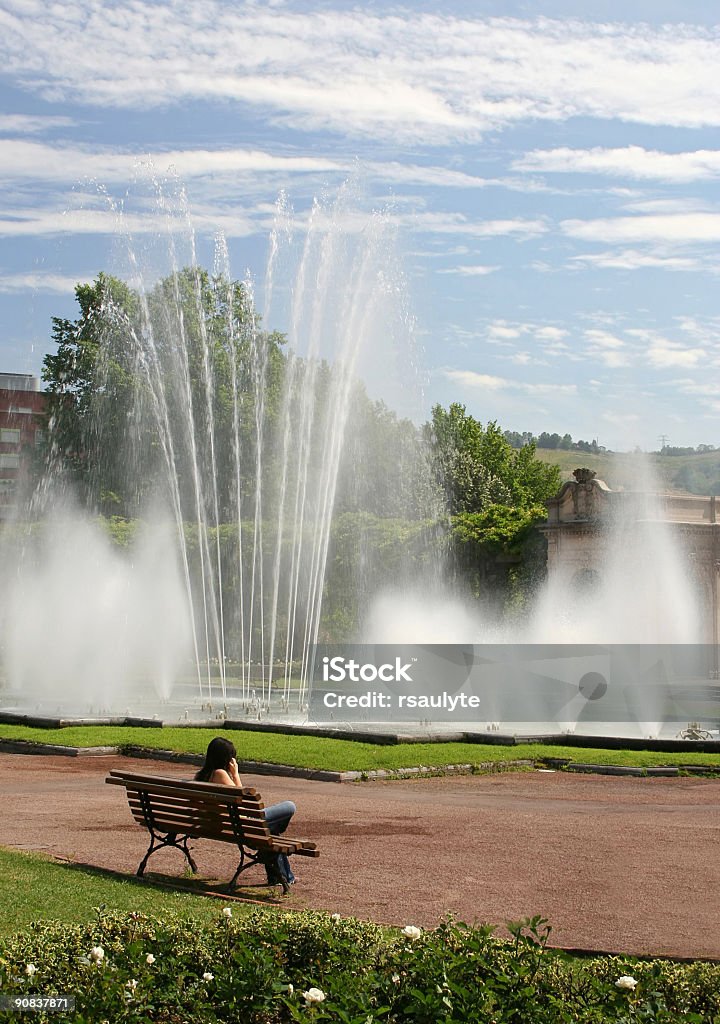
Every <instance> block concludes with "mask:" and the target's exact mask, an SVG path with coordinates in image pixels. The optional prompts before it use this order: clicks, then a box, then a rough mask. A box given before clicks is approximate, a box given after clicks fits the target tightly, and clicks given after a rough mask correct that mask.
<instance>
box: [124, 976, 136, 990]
mask: <svg viewBox="0 0 720 1024" xmlns="http://www.w3.org/2000/svg"><path fill="white" fill-rule="evenodd" d="M137 987H138V983H137V981H135V979H134V978H131V979H130V981H126V982H125V988H129V989H130V991H131V992H134V991H135V989H136V988H137Z"/></svg>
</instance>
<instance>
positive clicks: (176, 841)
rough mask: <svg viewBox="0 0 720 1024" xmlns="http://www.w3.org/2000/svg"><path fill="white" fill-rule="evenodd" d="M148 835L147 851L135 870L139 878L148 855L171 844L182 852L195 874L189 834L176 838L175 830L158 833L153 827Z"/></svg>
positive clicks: (143, 870)
mask: <svg viewBox="0 0 720 1024" xmlns="http://www.w3.org/2000/svg"><path fill="white" fill-rule="evenodd" d="M150 836H151V839H150V845H149V846H148V849H147V853H146V854H145V856H144V857H143V859H142V860H141V861H140V866H139V867H138V869H137V871H136V872H135V874H136V875H137V876H138V877H139V878H142V876H143V875H144V874H145V868H146V867H147V862H148V861H149V860H150V857H151V856H152V855H153V853H155V852H156V851H157V850H161V849H163V847H166V846H173V847H175V849H176V850H180V851H181V852H182V853H183V854H184V856H185V860H186V861H187V862H188V864H189V865H190V870H191V871H192V873H193V874H194V875H196V874H197V871H198V867H197V864H196V863H195V861H194V860H193V858H192V855H191V853H190V847H189V846H188V839H189V838H190V837H189V836H180V837H179V838H178V834H177V832H168V833H167V834H166V835H161V834H160V833H158V832H155V830H154V829H153V830H151V832H150Z"/></svg>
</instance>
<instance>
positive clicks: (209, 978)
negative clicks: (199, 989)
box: [203, 971, 215, 981]
mask: <svg viewBox="0 0 720 1024" xmlns="http://www.w3.org/2000/svg"><path fill="white" fill-rule="evenodd" d="M214 978H215V975H214V974H211V973H210V971H205V973H204V974H203V981H213V980H214Z"/></svg>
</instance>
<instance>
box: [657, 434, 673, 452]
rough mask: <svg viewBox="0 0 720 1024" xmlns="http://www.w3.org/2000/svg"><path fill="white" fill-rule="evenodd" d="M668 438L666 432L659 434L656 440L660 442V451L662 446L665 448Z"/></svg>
mask: <svg viewBox="0 0 720 1024" xmlns="http://www.w3.org/2000/svg"><path fill="white" fill-rule="evenodd" d="M669 440H670V438H669V437H668V436H667V434H661V435H660V437H659V438H658V441H659V442H660V451H662V450H663V448H667V445H668V441H669Z"/></svg>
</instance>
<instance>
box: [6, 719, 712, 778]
mask: <svg viewBox="0 0 720 1024" xmlns="http://www.w3.org/2000/svg"><path fill="white" fill-rule="evenodd" d="M217 735H220V736H225V737H227V738H228V739H230V740H232V742H233V743H234V744H235V746H236V748H237V751H238V758H239V759H240V760H243V761H272V762H275V763H278V764H286V765H293V766H296V767H301V768H316V769H328V770H331V771H352V770H355V771H372V770H373V769H378V768H386V769H394V768H415V767H436V768H440V767H443V766H444V765H448V764H482V763H484V762H503V761H516V760H518V759H519V758H522V759H525V758H536V759H539V758H541V757H567V758H570V759H571V760H573V761H586V762H590V763H592V764H612V765H628V766H635V767H641V768H645V767H649V766H652V765H682V764H687V765H692V764H702V765H713V766H717V768H718V770H719V771H720V754H703V753H694V752H690V753H659V752H657V751H647V750H602V749H599V750H596V749H594V748H582V747H569V746H568V747H566V746H550V745H545V744H540V743H532V744H520V745H518V746H495V745H491V744H482V743H398V744H397V745H394V746H380V745H376V744H373V743H361V742H356V741H353V740H336V739H326V738H323V737H318V736H285V735H281V734H278V733H260V732H243V731H241V730H237V731H235V730H233V731H226V732H218V733H217ZM210 736H211V732H210V731H209V730H208V729H192V728H188V729H140V728H133V727H129V726H69V727H67V728H64V729H35V728H31V727H29V726H22V725H0V738H3V739H23V740H36V741H39V742H44V743H60V744H64V745H67V746H77V747H94V746H122V745H132V744H134V745H137V746H143V747H149V748H154V749H165V750H175V751H178V752H182V753H192V754H203V753H204V752H205V750H206V748H207V744H208V740H209V739H210Z"/></svg>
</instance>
